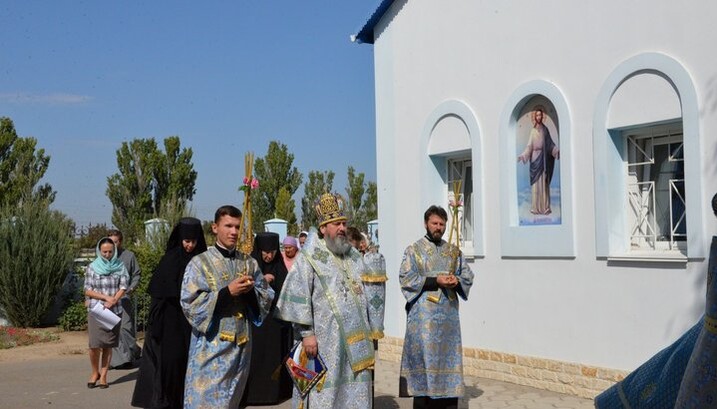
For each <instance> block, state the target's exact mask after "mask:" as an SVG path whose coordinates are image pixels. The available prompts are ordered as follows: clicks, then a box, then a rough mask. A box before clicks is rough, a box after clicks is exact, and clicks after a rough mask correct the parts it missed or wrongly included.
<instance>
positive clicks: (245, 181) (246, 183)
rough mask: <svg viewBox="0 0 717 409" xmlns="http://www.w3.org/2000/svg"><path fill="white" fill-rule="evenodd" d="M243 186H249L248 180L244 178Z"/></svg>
mask: <svg viewBox="0 0 717 409" xmlns="http://www.w3.org/2000/svg"><path fill="white" fill-rule="evenodd" d="M244 186H249V178H248V177H246V176H244Z"/></svg>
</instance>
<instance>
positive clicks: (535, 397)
mask: <svg viewBox="0 0 717 409" xmlns="http://www.w3.org/2000/svg"><path fill="white" fill-rule="evenodd" d="M86 342H87V341H86V338H85V335H84V334H73V335H72V336H69V337H68V336H63V340H62V343H59V344H45V345H33V346H31V347H23V348H34V349H35V350H36V351H37V353H36V354H35V353H33V354H28V355H31V356H30V357H29V358H27V359H25V360H23V361H17V360H14V359H9V358H7V357H8V355H7V354H10V353H12V350H6V351H2V354H5V355H4V356H5V359H2V358H3V356H2V355H0V397H2V398H0V408H1V409H5V408H7V409H24V408H28V409H30V408H55V409H58V408H62V409H64V408H67V409H70V408H77V409H96V408H100V407H101V408H129V407H130V404H129V402H130V398H131V396H132V391H133V390H134V383H135V381H136V379H137V369H128V370H112V371H110V376H109V381H110V387H109V388H108V389H104V390H100V389H88V388H87V386H86V382H87V377H88V376H89V359H88V358H87V355H86V352H85V351H86V349H85V348H86V347H85V345H86ZM52 349H57V350H58V351H57V353H53V354H50V353H48V352H47V351H48V350H52ZM398 370H399V365H398V364H395V363H392V362H387V361H379V362H377V365H376V387H375V388H376V400H375V408H376V409H403V408H406V409H408V408H411V407H412V400H411V399H410V398H408V399H407V398H398V397H397V394H398ZM466 386H467V388H466V392H467V393H466V397H465V399H463V400H461V402H460V405H459V407H460V408H464V409H465V408H515V409H518V408H520V409H545V408H575V409H582V408H585V409H588V408H593V403H592V401H591V400H588V399H581V398H577V397H574V396H569V395H563V394H560V393H555V392H548V391H543V390H539V389H534V388H530V387H527V386H519V385H514V384H510V383H506V382H499V381H494V380H490V379H483V378H472V377H468V378H466ZM262 407H263V408H268V407H269V406H262ZM273 407H275V408H290V407H291V404H290V402H289V401H287V402H284V403H283V404H281V405H277V406H273ZM337 409H339V408H337ZM340 409H344V408H340Z"/></svg>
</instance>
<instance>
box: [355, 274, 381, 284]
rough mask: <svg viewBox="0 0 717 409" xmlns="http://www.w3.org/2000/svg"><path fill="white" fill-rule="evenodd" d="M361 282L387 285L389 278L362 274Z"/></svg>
mask: <svg viewBox="0 0 717 409" xmlns="http://www.w3.org/2000/svg"><path fill="white" fill-rule="evenodd" d="M361 281H363V282H364V283H385V282H386V281H388V277H386V276H385V275H384V276H376V275H370V274H362V275H361Z"/></svg>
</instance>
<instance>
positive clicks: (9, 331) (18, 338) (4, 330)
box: [0, 326, 60, 349]
mask: <svg viewBox="0 0 717 409" xmlns="http://www.w3.org/2000/svg"><path fill="white" fill-rule="evenodd" d="M58 339H60V337H59V335H57V334H55V333H52V332H50V331H44V330H36V329H28V328H15V327H4V326H0V349H8V348H14V347H18V346H23V345H32V344H35V343H38V342H50V341H56V340H58Z"/></svg>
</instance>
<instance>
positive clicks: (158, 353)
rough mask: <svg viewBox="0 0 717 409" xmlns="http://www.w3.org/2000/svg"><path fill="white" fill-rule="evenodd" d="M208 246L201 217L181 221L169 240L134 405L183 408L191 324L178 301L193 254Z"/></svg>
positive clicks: (153, 283)
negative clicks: (186, 269) (185, 272)
mask: <svg viewBox="0 0 717 409" xmlns="http://www.w3.org/2000/svg"><path fill="white" fill-rule="evenodd" d="M206 250H207V244H206V242H205V240H204V233H203V231H202V224H201V222H200V221H199V220H198V219H195V218H193V217H185V218H183V219H181V220H179V223H178V224H177V225H176V226H175V227H174V229H173V230H172V233H171V234H170V236H169V240H168V241H167V251H166V252H165V253H164V256H163V257H162V260H160V262H159V265H158V266H157V269H156V270H155V271H154V274H152V279H151V280H150V282H149V288H148V293H149V295H150V296H152V303H151V305H150V309H149V329H148V331H147V334H146V335H145V338H144V348H143V350H142V361H141V362H140V367H139V375H138V376H137V382H136V383H135V388H134V394H133V395H132V406H137V407H142V408H182V406H183V404H184V374H185V373H186V371H187V359H188V355H189V340H190V335H191V332H192V327H191V326H190V325H189V323H188V322H187V319H186V318H185V317H184V313H183V312H182V307H181V306H180V304H179V293H180V290H181V287H182V278H183V277H184V269H185V268H186V267H187V264H188V263H189V261H190V260H191V259H192V257H194V256H196V255H198V254H200V253H203V252H205V251H206Z"/></svg>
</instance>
